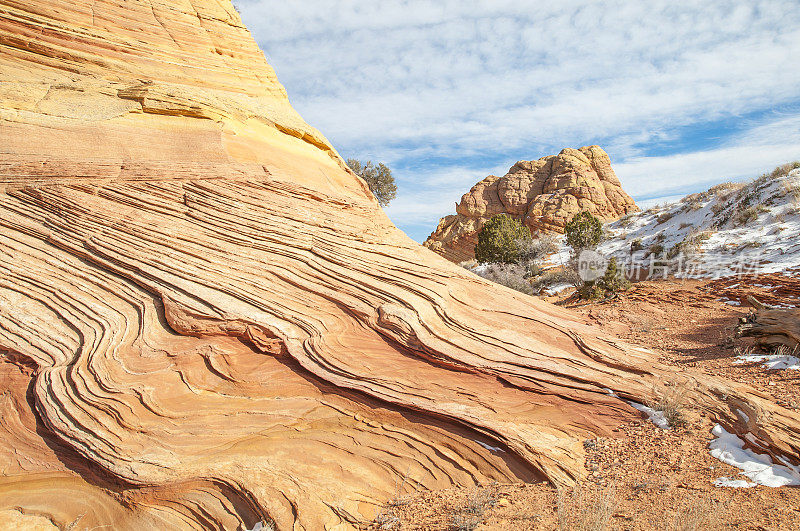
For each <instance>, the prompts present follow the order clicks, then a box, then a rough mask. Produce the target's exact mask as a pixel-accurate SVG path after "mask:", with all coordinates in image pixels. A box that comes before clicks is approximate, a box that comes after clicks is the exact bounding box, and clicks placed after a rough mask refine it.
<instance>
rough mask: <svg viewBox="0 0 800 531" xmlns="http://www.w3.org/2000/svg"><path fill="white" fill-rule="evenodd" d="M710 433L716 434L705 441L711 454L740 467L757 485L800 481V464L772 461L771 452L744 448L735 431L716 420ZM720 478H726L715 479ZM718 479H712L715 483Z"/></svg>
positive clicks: (799, 483) (784, 484)
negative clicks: (726, 428)
mask: <svg viewBox="0 0 800 531" xmlns="http://www.w3.org/2000/svg"><path fill="white" fill-rule="evenodd" d="M711 433H712V434H713V435H714V436H716V439H714V440H713V441H711V442H710V443H709V445H708V447H709V450H710V453H711V456H712V457H714V458H715V459H719V460H720V461H722V462H723V463H727V464H729V465H732V466H735V467H736V468H739V469H741V470H742V472H740V475H743V476H745V477H747V478H749V479H750V480H751V481H753V482H755V483H756V484H758V485H764V486H767V487H783V486H786V485H800V467H797V466H794V465H791V464H790V463H789V462H788V461H786V460H781V461H782V462H783V463H784V464H783V465H778V464H774V463H773V462H772V458H770V456H768V455H763V454H757V453H755V452H754V451H752V450H750V449H748V448H745V447H744V441H742V440H741V439H740V438H739V437H737V436H736V435H734V434H732V433H728V432H727V431H726V430H725V428H723V427H722V426H720V425H719V424H717V425H716V426H714V429H713V430H711ZM721 479H726V480H727V478H719V479H718V480H717V481H720V480H721ZM717 481H715V482H714V484H715V485H716V484H717ZM728 481H731V480H728ZM717 486H733V485H717Z"/></svg>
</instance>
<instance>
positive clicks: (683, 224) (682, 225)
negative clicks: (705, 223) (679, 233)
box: [678, 223, 692, 230]
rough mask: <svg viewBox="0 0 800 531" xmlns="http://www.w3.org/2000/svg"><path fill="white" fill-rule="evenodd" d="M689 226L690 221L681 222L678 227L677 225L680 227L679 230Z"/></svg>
mask: <svg viewBox="0 0 800 531" xmlns="http://www.w3.org/2000/svg"><path fill="white" fill-rule="evenodd" d="M691 226H692V224H691V223H681V225H680V227H678V228H679V229H681V230H683V229H685V228H686V227H691Z"/></svg>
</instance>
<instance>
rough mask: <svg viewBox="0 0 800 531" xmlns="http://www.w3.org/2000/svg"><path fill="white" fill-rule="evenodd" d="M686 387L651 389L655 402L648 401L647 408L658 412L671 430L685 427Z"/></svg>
mask: <svg viewBox="0 0 800 531" xmlns="http://www.w3.org/2000/svg"><path fill="white" fill-rule="evenodd" d="M687 391H688V387H687V386H686V385H678V386H672V387H657V388H655V389H653V392H654V394H655V396H656V398H655V400H651V401H649V402H648V403H647V404H646V405H647V407H649V408H651V409H654V410H655V411H660V412H661V413H663V415H664V418H665V419H667V422H668V423H669V425H670V427H671V428H680V427H683V426H686V407H687V405H686V392H687Z"/></svg>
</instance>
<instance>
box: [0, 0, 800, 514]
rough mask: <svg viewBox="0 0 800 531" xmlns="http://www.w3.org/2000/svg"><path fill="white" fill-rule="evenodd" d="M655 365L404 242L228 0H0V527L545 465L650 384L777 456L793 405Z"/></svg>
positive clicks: (607, 427)
mask: <svg viewBox="0 0 800 531" xmlns="http://www.w3.org/2000/svg"><path fill="white" fill-rule="evenodd" d="M656 360H657V356H656V355H655V354H653V353H652V352H650V351H648V350H645V349H642V348H637V347H635V346H632V345H629V344H627V343H625V342H622V341H620V340H617V339H615V338H612V337H609V336H606V335H604V334H602V333H600V332H599V331H598V330H597V327H593V326H591V325H590V324H589V323H588V322H587V321H586V320H585V319H584V318H583V317H580V316H578V315H577V314H574V313H571V312H570V311H568V310H564V309H561V308H557V307H555V306H552V305H549V304H546V303H544V302H541V301H538V300H536V299H534V298H532V297H528V296H525V295H521V294H518V293H516V292H513V291H511V290H509V289H506V288H503V287H500V286H497V285H493V284H491V283H489V282H488V281H485V280H483V279H481V278H478V277H477V276H474V275H472V274H471V273H469V272H467V271H466V270H463V269H461V268H459V267H457V266H455V265H453V264H451V263H450V262H448V261H447V260H445V259H443V258H441V257H439V256H437V255H436V254H435V253H432V252H431V251H429V250H427V249H425V248H423V247H421V246H419V245H417V244H415V243H414V242H412V241H411V240H409V239H408V238H407V237H406V236H405V235H404V234H403V233H402V232H401V231H399V230H398V229H396V228H395V227H394V226H393V225H392V224H391V222H390V221H389V220H388V219H387V218H386V216H385V215H384V214H383V212H382V210H381V209H380V208H379V207H378V205H377V203H376V202H375V200H374V198H373V197H372V196H371V194H370V193H369V190H368V189H367V188H366V186H365V185H364V183H363V182H362V181H360V180H359V179H358V178H357V177H356V176H354V175H353V174H352V173H350V172H349V171H347V169H346V167H345V165H344V164H343V162H342V160H341V159H340V157H339V156H338V154H337V153H336V152H335V150H334V149H333V148H332V147H331V146H330V144H329V143H328V141H327V140H326V139H325V138H324V137H323V136H322V135H321V134H320V133H319V132H318V131H316V130H315V129H314V128H312V127H310V126H309V125H307V124H306V123H305V122H304V121H303V120H302V119H301V118H300V117H299V116H298V115H297V113H295V112H294V111H293V110H292V108H291V106H290V105H289V102H288V100H287V97H286V93H285V91H284V89H283V88H282V87H281V85H280V84H279V83H278V81H277V79H276V77H275V73H274V72H273V70H272V69H271V68H270V66H269V65H268V64H267V63H266V62H265V60H264V56H263V54H262V53H261V52H260V51H259V49H258V48H257V46H256V44H255V42H254V41H253V39H252V37H251V36H250V34H249V33H248V31H247V29H246V28H245V27H244V26H243V24H242V22H241V20H240V18H239V16H238V14H237V13H236V11H235V10H234V8H233V6H232V4H231V3H230V2H229V1H228V0H178V1H169V2H168V1H161V0H125V1H123V0H70V1H65V0H47V1H45V0H24V1H22V0H20V1H14V0H0V389H1V390H2V394H0V434H1V435H0V437H1V438H2V441H3V444H2V445H0V527H2V526H5V527H9V528H14V529H17V528H24V527H30V528H40V529H44V528H55V527H60V528H73V529H76V528H77V529H84V528H86V529H92V528H96V527H103V526H110V527H113V528H115V529H175V528H199V529H236V528H252V527H253V526H254V525H255V524H256V523H257V522H258V521H265V522H272V523H274V524H275V525H276V526H277V527H278V528H279V529H323V528H327V529H348V528H352V527H355V526H358V525H360V524H363V523H364V522H368V521H369V520H371V519H372V518H374V517H375V515H376V514H377V513H378V512H379V511H380V508H381V506H382V504H384V503H385V502H386V501H387V500H389V499H391V498H392V497H394V496H396V495H397V492H398V488H399V487H402V489H403V490H406V491H420V490H424V489H440V488H446V487H451V486H468V485H474V484H477V483H486V482H490V481H495V480H496V481H500V482H508V481H538V480H546V481H550V482H552V483H557V484H570V483H572V482H574V481H575V480H576V479H579V478H581V477H582V476H583V475H584V474H585V473H586V472H585V468H584V466H583V464H584V457H585V453H584V452H585V449H584V447H583V444H582V442H583V441H584V440H585V439H586V438H589V437H593V436H610V435H612V433H613V430H614V429H615V428H616V427H618V426H620V425H621V424H623V423H625V422H627V421H629V420H630V419H633V418H637V415H638V412H636V411H635V410H633V409H632V408H631V407H630V406H629V405H628V404H627V403H626V402H624V401H623V400H622V399H620V398H618V397H617V396H619V397H622V398H626V399H630V400H636V401H638V402H643V401H646V400H648V399H649V398H652V395H653V390H652V389H653V385H654V384H657V383H658V384H664V383H666V384H674V385H685V386H686V387H687V389H688V391H687V393H689V394H690V395H691V398H692V399H693V401H694V403H696V404H697V405H698V407H701V408H703V409H704V410H706V411H707V412H708V413H709V415H711V416H713V417H714V418H716V419H718V420H719V422H721V423H722V424H723V425H724V426H725V427H726V429H728V430H729V431H735V432H737V433H745V432H748V433H750V440H751V441H756V443H757V444H759V445H761V446H763V448H764V449H765V450H768V451H770V452H773V453H775V454H777V455H782V456H785V458H787V459H789V460H792V461H794V462H797V461H798V460H799V459H800V422H799V421H800V418H798V415H797V413H794V412H792V411H789V410H786V409H783V408H781V407H779V406H777V405H774V404H773V403H771V402H770V401H768V400H767V399H765V398H764V397H763V396H761V395H759V394H757V393H755V392H754V391H752V390H751V389H750V388H748V387H747V386H745V385H743V384H738V383H732V382H728V381H724V380H720V379H712V378H710V377H707V376H701V375H696V374H693V373H691V372H688V371H685V372H680V373H675V372H673V371H671V370H670V369H669V368H667V367H666V366H664V365H661V364H659V363H658V362H657V361H656ZM610 391H613V392H614V393H616V395H617V396H614V395H612V394H611V393H610ZM738 411H742V412H744V413H745V414H746V417H745V416H742V415H740V414H739V413H737V412H738ZM756 443H754V444H756Z"/></svg>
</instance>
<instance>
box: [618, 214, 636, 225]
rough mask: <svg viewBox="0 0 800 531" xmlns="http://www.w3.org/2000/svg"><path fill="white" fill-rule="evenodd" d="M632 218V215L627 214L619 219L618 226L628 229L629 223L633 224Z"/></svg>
mask: <svg viewBox="0 0 800 531" xmlns="http://www.w3.org/2000/svg"><path fill="white" fill-rule="evenodd" d="M633 219H634V216H633V214H628V215H626V216H623V217H621V218H619V226H620V227H628V226H630V224H631V223H633Z"/></svg>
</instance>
